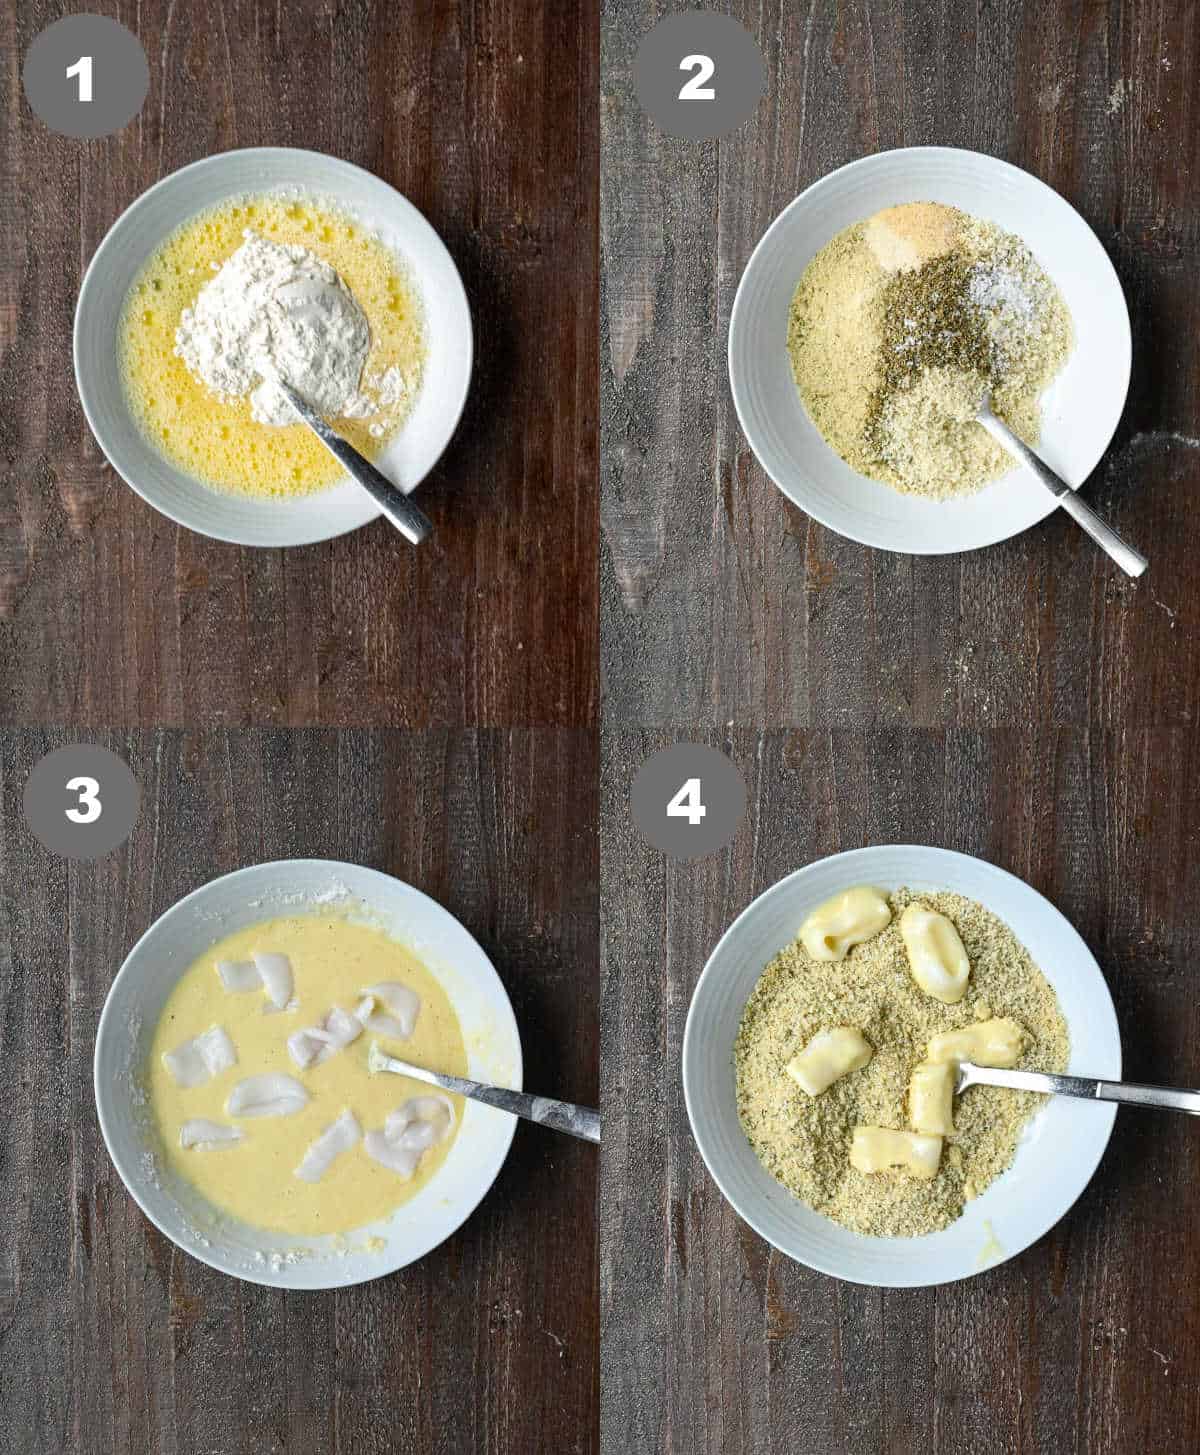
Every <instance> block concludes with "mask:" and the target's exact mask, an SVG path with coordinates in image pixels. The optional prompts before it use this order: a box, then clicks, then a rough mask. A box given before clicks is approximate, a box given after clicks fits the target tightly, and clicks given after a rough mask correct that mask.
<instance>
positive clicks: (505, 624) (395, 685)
mask: <svg viewBox="0 0 1200 1455" xmlns="http://www.w3.org/2000/svg"><path fill="white" fill-rule="evenodd" d="M93 8H94V9H97V10H99V11H101V12H103V13H105V14H110V15H112V16H114V17H115V18H117V19H120V20H121V21H123V22H124V23H125V24H126V25H128V26H129V27H130V28H131V29H132V30H134V31H135V32H136V33H137V34H138V36H139V37H140V39H141V41H142V44H143V46H144V47H145V50H146V53H147V55H148V57H149V60H150V74H151V85H150V94H149V96H148V97H147V100H146V103H145V106H144V107H143V109H142V112H141V114H140V117H139V118H138V119H137V120H135V121H134V122H133V123H131V124H130V125H129V126H128V127H126V128H125V130H124V131H122V132H121V133H119V134H118V135H117V136H115V137H113V138H110V139H108V140H105V141H100V142H91V143H80V142H75V141H71V140H68V139H66V138H63V137H58V136H54V135H52V134H51V133H49V132H48V131H47V130H46V129H45V128H44V127H43V126H42V125H41V124H40V123H39V122H38V121H37V120H36V119H35V118H34V117H33V116H32V114H31V113H30V111H29V109H28V107H27V106H26V105H25V102H24V98H23V96H22V93H21V89H20V85H19V81H18V78H19V75H20V62H21V58H22V56H23V54H24V52H25V50H26V49H27V47H28V46H29V44H30V43H31V42H32V40H33V39H34V37H35V36H37V34H38V33H39V32H40V31H42V30H43V29H45V27H46V26H47V25H48V24H50V22H51V21H53V20H54V19H56V18H58V16H59V15H60V14H61V13H62V7H61V6H60V5H58V4H55V3H52V0H20V3H19V4H17V5H8V6H5V7H4V10H3V14H2V15H0V51H2V53H3V56H4V74H5V78H6V84H5V89H4V96H3V104H2V105H0V421H2V422H0V721H5V722H13V723H31V724H38V723H41V722H65V723H81V724H91V725H96V724H99V725H113V724H117V725H149V726H157V725H159V724H180V725H183V726H192V725H197V724H219V723H256V724H258V723H261V724H270V723H282V724H288V723H290V724H300V725H307V724H309V723H322V724H349V725H360V724H361V725H371V724H381V725H386V726H397V725H399V726H422V725H425V724H429V723H433V724H439V725H440V724H445V725H451V726H454V725H459V724H465V725H468V726H479V725H489V724H493V725H499V726H508V725H511V724H514V723H524V724H531V725H532V724H542V723H545V724H555V725H567V726H583V727H586V726H589V725H591V723H592V721H593V716H594V707H595V704H596V620H597V594H596V585H595V582H596V558H597V538H598V526H597V502H596V492H597V456H596V409H597V404H596V391H597V380H596V351H597V310H598V299H597V275H596V267H597V262H596V254H597V237H596V209H597V182H596V166H597V163H596V156H597V145H598V142H597V120H596V103H595V97H596V89H597V81H596V70H597V49H598V25H597V20H596V13H595V8H594V5H593V3H592V0H584V3H583V4H582V5H572V6H565V5H558V4H555V3H553V0H417V3H414V4H407V3H406V4H403V5H389V4H386V3H368V0H345V3H341V4H337V5H334V4H326V3H305V4H286V5H282V4H275V3H267V0H250V3H245V4H243V3H235V0H214V3H212V4H207V5H176V4H173V3H168V0H141V3H139V4H137V5H134V4H131V3H127V0H103V3H99V0H98V3H97V4H96V5H95V6H94V7H93ZM256 145H284V146H296V147H309V148H314V149H316V150H319V151H325V152H330V153H333V154H334V155H336V156H340V157H344V158H346V159H347V160H349V161H352V162H356V163H358V164H360V165H361V166H364V167H366V168H368V169H369V170H371V171H373V172H375V173H376V174H377V175H379V176H380V177H383V178H384V179H385V180H386V181H388V182H390V183H392V184H393V185H394V186H396V187H398V188H399V189H400V190H401V191H402V192H403V193H405V195H406V196H408V197H409V198H410V199H411V200H412V201H413V202H414V203H415V204H416V206H417V207H419V208H420V209H421V210H422V211H423V212H424V213H425V215H426V216H427V217H428V218H429V220H430V221H431V222H432V224H433V225H434V227H435V228H437V230H438V231H439V233H440V234H441V235H442V237H443V238H444V240H445V242H446V244H447V246H448V247H449V249H450V252H451V254H452V255H453V257H454V260H455V262H456V263H457V265H458V267H459V269H460V270H461V272H462V275H463V279H464V281H465V284H466V288H467V293H468V296H469V299H470V303H471V309H472V313H473V316H474V322H475V330H476V366H475V374H474V379H473V382H472V389H471V394H470V399H469V402H468V406H467V411H466V414H465V416H464V419H463V421H462V424H461V425H460V427H459V429H458V432H457V434H456V435H455V437H454V440H453V442H452V444H451V446H450V449H449V450H448V452H447V454H446V456H445V457H444V459H443V460H442V462H441V464H440V465H439V466H438V468H437V469H436V470H435V471H434V473H433V475H432V476H431V477H430V479H429V480H428V481H427V482H426V483H425V484H424V485H423V486H422V487H421V490H420V495H419V499H420V503H421V505H422V507H423V508H424V509H425V510H426V511H427V512H428V513H429V514H430V515H431V516H432V518H433V520H434V523H435V527H436V535H435V538H434V540H433V541H432V542H431V543H430V544H427V545H425V546H423V547H422V548H421V550H420V551H419V552H414V551H412V550H411V549H410V548H409V547H408V546H406V545H405V544H404V543H403V542H402V541H400V540H399V539H398V538H397V537H396V535H395V533H394V532H393V531H391V529H390V528H389V527H388V526H387V525H385V524H382V523H376V524H374V525H372V526H369V527H367V528H366V529H363V530H360V531H356V532H354V533H353V534H351V535H348V536H345V537H343V538H341V539H339V540H336V541H332V542H328V543H325V544H322V545H316V546H311V547H308V548H304V549H295V550H288V551H279V550H251V549H243V548H239V547H237V546H230V545H224V544H221V543H219V542H216V541H210V540H207V539H206V538H204V537H202V536H197V535H193V534H191V533H190V532H188V531H184V530H180V529H178V528H176V527H175V526H173V525H172V524H171V523H170V522H169V521H167V520H166V519H165V518H163V517H162V516H159V515H158V514H157V513H156V512H154V511H153V510H152V509H151V508H150V507H149V506H147V505H144V504H143V503H142V501H141V500H140V499H138V497H137V496H135V495H134V494H133V493H132V492H131V491H130V490H128V489H126V487H125V486H124V484H122V482H121V481H120V480H119V479H118V478H117V477H116V475H115V474H114V473H113V471H112V470H111V469H110V468H109V467H108V466H107V464H106V462H105V461H104V458H103V456H102V455H101V454H100V452H99V450H98V448H97V446H96V445H95V442H94V441H93V439H92V437H91V435H90V433H89V431H88V428H87V425H86V423H85V422H84V419H83V414H82V411H81V409H80V407H79V403H78V400H77V397H76V394H75V386H74V380H73V373H72V366H71V322H72V316H73V312H74V306H75V297H76V293H77V290H78V286H79V282H80V278H81V275H82V270H83V268H84V267H85V266H86V264H87V262H88V261H89V259H90V258H91V256H92V253H93V252H94V251H95V249H96V247H97V245H98V244H99V242H100V240H101V238H102V237H103V236H104V233H105V231H106V230H107V229H108V227H109V226H110V225H111V224H112V222H113V221H114V220H115V218H116V217H117V215H118V214H119V213H120V212H121V211H122V210H123V209H124V208H125V207H126V206H128V204H129V203H131V202H132V201H133V200H134V199H135V198H136V197H137V196H138V195H139V193H141V192H142V191H143V190H144V189H145V188H146V187H148V186H149V185H150V184H151V183H153V182H155V181H157V180H158V179H159V178H160V177H163V176H165V175H166V174H167V173H168V172H171V171H174V170H175V169H176V168H178V167H180V166H183V165H184V164H185V163H187V162H191V161H194V160H196V159H197V158H200V157H204V156H207V155H209V154H210V153H212V152H218V151H223V150H226V149H229V148H233V147H247V146H256Z"/></svg>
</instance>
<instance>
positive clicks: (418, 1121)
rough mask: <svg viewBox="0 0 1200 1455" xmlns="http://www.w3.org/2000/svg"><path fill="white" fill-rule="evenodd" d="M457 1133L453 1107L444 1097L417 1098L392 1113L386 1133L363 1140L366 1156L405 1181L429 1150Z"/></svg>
mask: <svg viewBox="0 0 1200 1455" xmlns="http://www.w3.org/2000/svg"><path fill="white" fill-rule="evenodd" d="M453 1130H454V1105H453V1103H452V1102H451V1101H450V1100H449V1098H447V1097H444V1096H414V1097H412V1098H411V1099H410V1100H408V1101H406V1102H405V1103H404V1105H403V1106H401V1107H398V1108H397V1110H395V1111H394V1112H391V1113H390V1114H389V1116H388V1119H387V1121H386V1122H385V1123H384V1127H383V1131H381V1132H368V1133H367V1134H366V1136H365V1137H364V1138H363V1147H364V1149H365V1150H366V1153H367V1156H368V1157H372V1158H374V1160H375V1161H376V1162H379V1163H380V1164H381V1165H382V1166H384V1167H386V1168H388V1169H389V1170H390V1171H392V1172H395V1173H396V1174H397V1176H399V1177H403V1178H404V1179H405V1180H406V1181H407V1180H408V1179H409V1178H410V1177H411V1176H412V1175H413V1173H414V1172H415V1171H416V1170H417V1164H418V1163H419V1162H420V1160H421V1156H422V1154H423V1153H424V1152H426V1151H428V1149H429V1148H430V1147H434V1146H436V1145H437V1144H438V1143H439V1142H444V1141H445V1140H446V1138H447V1137H448V1136H449V1135H450V1133H451V1132H452V1131H453Z"/></svg>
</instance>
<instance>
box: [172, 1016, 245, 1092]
mask: <svg viewBox="0 0 1200 1455" xmlns="http://www.w3.org/2000/svg"><path fill="white" fill-rule="evenodd" d="M163 1065H164V1066H165V1067H166V1068H167V1070H168V1071H169V1072H170V1073H171V1075H172V1076H173V1077H174V1078H175V1083H176V1085H177V1086H183V1087H191V1086H203V1085H204V1083H205V1082H206V1081H211V1080H212V1078H213V1077H214V1076H219V1075H220V1074H221V1072H222V1071H228V1070H229V1068H230V1067H231V1066H236V1065H237V1050H236V1048H235V1047H234V1044H233V1042H232V1041H231V1040H230V1039H229V1035H228V1033H227V1032H226V1031H225V1030H224V1029H223V1027H221V1026H210V1027H209V1028H208V1030H206V1031H201V1032H200V1034H199V1035H198V1036H193V1037H192V1038H191V1040H190V1041H184V1042H183V1044H182V1045H179V1046H176V1047H175V1049H174V1050H173V1051H164V1052H163Z"/></svg>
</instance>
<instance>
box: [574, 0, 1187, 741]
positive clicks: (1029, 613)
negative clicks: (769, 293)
mask: <svg viewBox="0 0 1200 1455" xmlns="http://www.w3.org/2000/svg"><path fill="white" fill-rule="evenodd" d="M662 8H663V7H661V6H660V5H657V4H649V5H647V4H644V3H637V0H606V3H605V5H604V11H603V17H602V58H601V86H602V90H603V96H604V109H603V123H602V131H601V155H602V177H601V257H602V276H603V284H602V289H603V292H602V305H601V376H602V384H601V389H602V436H601V438H602V487H601V516H602V527H603V540H602V547H601V594H602V604H601V619H602V666H603V677H604V688H605V704H606V711H607V713H608V716H609V720H610V721H613V722H619V723H621V724H625V725H630V726H637V725H646V724H660V723H673V724H681V725H684V724H688V723H700V724H723V723H726V722H729V721H734V722H738V723H752V724H755V725H759V726H763V727H773V726H781V727H792V726H800V727H806V726H807V727H823V726H858V725H861V724H864V723H866V722H881V723H890V724H895V725H903V724H914V725H925V726H934V727H937V726H941V725H942V724H944V723H959V724H962V725H966V726H975V727H990V726H995V725H997V724H1005V723H1010V722H1024V721H1027V720H1030V719H1031V718H1035V717H1037V716H1039V715H1040V716H1047V715H1048V716H1050V717H1051V718H1052V719H1053V720H1055V721H1059V722H1073V723H1078V724H1084V723H1089V722H1091V723H1103V724H1104V725H1105V726H1112V727H1119V726H1121V725H1123V724H1125V723H1139V724H1144V725H1147V726H1150V725H1155V724H1180V723H1186V722H1192V721H1195V720H1196V718H1197V713H1198V711H1200V671H1198V670H1197V666H1196V663H1195V661H1194V659H1188V658H1184V659H1182V660H1181V657H1180V653H1179V646H1180V643H1182V642H1186V641H1188V640H1189V639H1190V638H1191V637H1193V636H1194V635H1195V633H1196V630H1197V627H1198V626H1200V599H1198V598H1197V596H1196V593H1195V592H1189V591H1188V590H1187V589H1186V587H1187V584H1188V583H1189V581H1190V580H1191V579H1192V577H1193V575H1194V563H1195V559H1196V556H1197V551H1198V548H1200V523H1198V517H1197V516H1196V513H1195V512H1194V511H1193V509H1192V505H1193V502H1194V500H1195V498H1196V494H1197V491H1198V489H1200V356H1198V355H1197V351H1196V349H1195V347H1194V340H1195V338H1196V336H1197V333H1198V331H1200V290H1197V289H1196V287H1195V286H1194V284H1195V277H1196V273H1197V268H1198V266H1200V189H1198V186H1197V182H1198V179H1200V109H1198V108H1200V102H1198V101H1197V96H1198V95H1200V11H1198V9H1197V6H1196V4H1195V3H1194V0H1189V3H1179V4H1177V3H1172V0H1145V3H1111V4H1106V3H1100V0H1059V3H1032V0H1031V3H1026V4H1019V3H1015V0H1014V3H1011V4H1000V5H984V6H976V5H971V4H965V3H951V4H944V5H936V6H935V5H923V4H919V3H912V0H908V3H905V0H876V3H863V0H851V3H847V4H838V5H833V4H826V3H821V0H812V3H805V4H794V3H786V0H765V3H762V4H749V3H744V0H734V3H733V4H731V5H728V6H726V5H722V6H721V7H720V8H722V9H728V10H729V11H730V13H732V14H733V15H734V16H735V17H736V18H738V19H739V20H741V21H742V23H743V24H745V25H746V26H747V27H748V28H749V29H750V30H751V31H752V32H753V33H754V34H755V35H756V36H757V37H758V39H759V41H760V43H761V45H762V48H763V51H764V54H765V57H766V62H767V75H768V91H767V95H766V97H765V98H764V100H763V101H762V103H761V104H760V106H759V108H758V111H757V113H756V114H755V116H754V117H753V118H752V119H751V120H750V121H749V122H748V123H747V124H746V125H745V126H743V127H742V128H741V129H740V130H739V131H737V132H736V133H735V134H733V135H732V136H730V137H727V138H725V139H723V140H721V141H719V142H707V143H694V142H690V141H680V140H674V139H671V138H667V137H664V136H662V135H661V134H660V133H659V132H658V131H657V130H656V128H655V127H654V126H653V125H652V124H651V123H650V122H649V120H648V119H647V118H646V116H645V115H644V113H643V112H642V111H641V108H640V107H639V105H638V103H637V101H636V99H635V97H634V96H633V93H632V87H631V81H630V72H631V65H632V58H633V55H634V53H635V51H636V46H637V40H638V37H639V35H640V34H641V33H643V32H644V31H645V30H647V29H648V28H649V27H650V25H651V24H652V23H653V21H654V20H655V19H656V14H657V12H658V11H659V10H660V9H662ZM668 8H669V7H668ZM914 144H942V145H952V146H963V147H968V148H974V149H976V150H981V151H985V152H990V153H993V154H995V155H997V156H1000V157H1004V158H1006V159H1007V160H1009V161H1011V162H1014V163H1016V164H1017V165H1019V166H1022V167H1025V168H1026V169H1028V170H1030V171H1032V172H1033V173H1035V174H1036V175H1037V176H1039V177H1041V178H1043V180H1045V181H1046V182H1048V183H1049V184H1050V185H1051V186H1053V187H1056V188H1057V189H1058V190H1059V191H1060V192H1061V193H1062V194H1063V195H1064V196H1065V197H1066V198H1067V199H1068V201H1070V202H1071V203H1073V204H1074V205H1075V206H1076V207H1077V208H1078V209H1079V210H1080V211H1081V212H1082V214H1083V216H1084V217H1085V218H1086V219H1087V221H1088V222H1089V223H1090V224H1091V225H1092V227H1093V228H1094V229H1095V230H1096V232H1097V233H1098V235H1099V237H1100V240H1101V242H1102V243H1103V244H1104V246H1105V248H1106V250H1107V251H1108V253H1109V255H1110V257H1111V258H1112V260H1113V263H1114V264H1115V266H1116V269H1117V272H1118V274H1119V275H1120V278H1121V282H1122V284H1123V286H1124V288H1125V292H1126V295H1127V298H1128V301H1129V305H1130V310H1131V313H1132V317H1133V333H1134V374H1133V385H1132V389H1131V392H1130V396H1129V403H1128V406H1127V408H1126V411H1125V414H1124V418H1123V420H1122V423H1121V426H1120V430H1119V433H1118V436H1117V438H1116V441H1115V443H1114V446H1113V448H1112V450H1111V451H1110V453H1109V455H1108V457H1107V459H1106V461H1105V463H1104V464H1103V465H1102V467H1101V469H1100V471H1099V473H1098V476H1097V477H1096V478H1094V479H1093V481H1092V483H1091V485H1090V486H1089V499H1090V500H1091V502H1092V503H1093V504H1094V505H1095V506H1096V508H1097V509H1099V510H1101V511H1102V512H1103V513H1105V514H1106V515H1107V516H1109V517H1110V519H1111V520H1112V521H1113V522H1114V524H1115V525H1116V526H1117V527H1118V529H1120V530H1121V531H1123V532H1125V533H1126V534H1127V535H1128V536H1129V538H1131V539H1132V540H1134V541H1135V542H1137V543H1139V544H1140V545H1141V546H1142V547H1143V548H1144V549H1145V550H1146V552H1147V553H1148V555H1149V556H1150V558H1151V563H1152V564H1151V570H1150V574H1149V576H1148V577H1146V578H1145V579H1144V580H1143V581H1142V582H1140V583H1139V584H1137V585H1136V586H1131V585H1128V584H1126V583H1125V582H1124V581H1123V579H1119V578H1118V575H1117V573H1116V572H1115V570H1114V568H1113V567H1112V566H1111V565H1110V564H1109V563H1108V562H1107V561H1106V560H1105V559H1104V558H1103V557H1102V556H1101V555H1100V554H1099V553H1098V552H1097V551H1096V550H1095V549H1094V548H1093V547H1092V546H1091V545H1090V543H1088V542H1087V541H1086V540H1084V538H1083V537H1082V536H1081V535H1080V534H1079V532H1078V530H1077V529H1076V528H1075V527H1074V526H1073V525H1072V523H1071V522H1070V521H1068V520H1066V519H1064V518H1061V517H1059V518H1056V519H1053V520H1050V521H1047V522H1046V523H1044V524H1043V525H1041V526H1039V527H1037V528H1035V529H1034V530H1032V531H1029V532H1027V533H1026V534H1024V535H1023V536H1021V537H1020V538H1019V539H1017V540H1014V541H1012V542H1010V543H1008V544H1006V545H1003V546H1000V547H996V548H993V549H990V550H986V551H982V552H974V553H970V554H967V555H965V556H958V557H948V558H940V559H939V558H928V559H913V558H909V557H903V556H897V555H892V554H889V553H884V552H878V551H871V550H868V549H866V548H865V547H862V546H858V545H855V544H854V543H853V542H849V541H845V540H842V539H841V538H840V537H838V536H837V535H835V534H833V533H832V532H830V531H828V530H825V529H824V528H822V527H820V526H818V525H816V524H814V523H813V522H811V521H810V520H809V519H808V517H806V516H805V515H804V514H803V513H802V512H800V511H799V510H797V509H795V508H794V507H792V506H791V505H790V504H788V503H787V502H786V500H785V499H784V497H783V495H782V494H781V493H780V492H779V491H778V490H777V489H776V488H775V487H774V486H773V485H772V484H771V482H770V481H769V480H768V479H767V478H766V476H765V475H764V473H763V471H762V470H761V469H760V468H759V466H758V464H757V463H756V461H755V460H754V458H753V456H752V455H751V453H750V451H749V448H748V446H747V444H746V441H745V439H744V437H743V436H742V434H741V432H740V430H739V427H738V424H737V419H736V415H735V414H734V410H733V404H732V400H731V398H730V395H729V388H728V383H727V374H726V365H725V345H726V336H727V332H728V323H729V313H730V308H731V306H732V303H733V297H734V292H735V290H736V287H737V283H738V280H739V278H740V276H741V272H742V269H743V268H744V267H745V264H746V262H747V260H748V258H749V256H750V253H751V251H752V249H753V247H754V245H755V243H756V242H757V241H758V239H759V238H760V237H761V235H762V233H763V232H764V231H765V229H766V228H767V226H768V224H769V223H770V222H771V221H772V220H773V218H774V217H775V216H776V215H777V214H778V213H779V212H780V211H781V210H782V209H783V207H784V206H785V205H786V204H787V203H788V202H790V201H791V200H792V198H793V197H794V196H796V194H797V193H799V192H800V191H801V190H803V188H804V187H806V186H807V185H808V184H809V183H811V182H813V181H815V180H816V179H817V178H818V177H820V176H822V175H823V174H824V173H826V172H828V171H829V170H830V169H832V168H833V167H836V166H838V165H840V164H842V163H844V162H848V161H851V160H853V159H855V158H857V157H859V156H862V155H863V154H864V153H867V152H872V151H876V150H879V149H883V148H889V147H897V146H905V145H914Z"/></svg>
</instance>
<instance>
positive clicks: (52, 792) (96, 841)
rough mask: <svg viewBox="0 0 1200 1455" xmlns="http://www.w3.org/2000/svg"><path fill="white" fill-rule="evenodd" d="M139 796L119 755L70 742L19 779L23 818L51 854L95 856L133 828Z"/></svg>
mask: <svg viewBox="0 0 1200 1455" xmlns="http://www.w3.org/2000/svg"><path fill="white" fill-rule="evenodd" d="M141 799H142V791H141V789H140V788H139V787H138V781H137V779H136V778H135V777H134V776H133V774H132V773H131V772H130V771H129V767H128V764H126V762H125V760H124V759H123V758H118V757H117V755H116V753H110V752H109V750H108V749H107V748H100V747H96V746H94V745H93V744H90V743H72V744H71V746H70V747H66V748H55V750H54V752H52V753H47V754H46V756H45V757H44V758H42V759H41V760H40V762H38V763H36V764H35V765H34V769H33V772H32V773H30V775H29V778H28V781H27V782H26V784H25V819H26V821H27V823H28V824H29V827H30V830H31V831H32V833H33V835H34V837H35V838H36V839H37V840H38V841H39V842H40V843H42V844H44V845H45V847H46V848H47V849H49V850H50V851H51V852H52V853H54V854H61V855H62V856H63V858H64V859H99V858H100V857H101V856H102V855H104V854H108V853H110V852H111V851H112V850H113V849H115V848H116V847H117V845H118V844H123V843H124V842H125V840H126V839H127V838H128V837H129V835H130V834H131V833H132V832H133V826H134V824H135V823H136V822H137V816H138V807H139V806H140V804H141Z"/></svg>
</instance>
